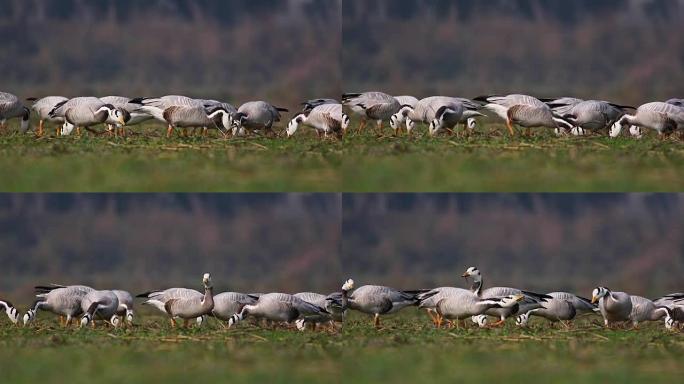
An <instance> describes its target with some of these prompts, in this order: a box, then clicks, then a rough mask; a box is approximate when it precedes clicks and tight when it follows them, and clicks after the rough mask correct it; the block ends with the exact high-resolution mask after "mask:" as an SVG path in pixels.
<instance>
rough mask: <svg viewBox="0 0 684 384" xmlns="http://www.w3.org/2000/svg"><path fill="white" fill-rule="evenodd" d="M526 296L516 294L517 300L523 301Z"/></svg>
mask: <svg viewBox="0 0 684 384" xmlns="http://www.w3.org/2000/svg"><path fill="white" fill-rule="evenodd" d="M524 298H525V296H524V295H515V296H514V299H515V301H522V300H523V299H524Z"/></svg>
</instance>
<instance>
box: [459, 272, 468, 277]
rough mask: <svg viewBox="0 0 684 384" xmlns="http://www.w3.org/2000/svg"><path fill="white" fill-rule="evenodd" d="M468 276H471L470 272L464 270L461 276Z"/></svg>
mask: <svg viewBox="0 0 684 384" xmlns="http://www.w3.org/2000/svg"><path fill="white" fill-rule="evenodd" d="M468 276H470V274H469V273H468V272H463V274H462V275H461V277H468Z"/></svg>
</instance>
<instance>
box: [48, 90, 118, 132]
mask: <svg viewBox="0 0 684 384" xmlns="http://www.w3.org/2000/svg"><path fill="white" fill-rule="evenodd" d="M50 116H51V117H56V116H61V117H64V120H65V126H64V127H63V129H62V134H69V133H70V132H71V129H73V127H77V128H78V127H90V126H93V125H97V124H102V123H104V122H105V121H107V119H108V118H109V119H112V121H116V122H118V123H119V124H120V125H125V123H126V122H125V112H124V110H123V109H120V108H117V107H114V106H113V105H111V104H105V103H104V102H103V101H102V100H100V99H98V98H97V97H75V98H73V99H69V100H67V101H65V102H63V103H61V104H57V105H56V106H55V108H54V109H53V110H52V111H51V112H50Z"/></svg>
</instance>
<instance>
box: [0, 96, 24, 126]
mask: <svg viewBox="0 0 684 384" xmlns="http://www.w3.org/2000/svg"><path fill="white" fill-rule="evenodd" d="M17 117H19V118H21V125H20V128H19V131H20V132H21V133H26V131H28V128H29V120H30V117H31V111H30V110H29V109H28V108H26V107H25V106H24V104H23V103H22V102H21V100H19V98H18V97H17V96H15V95H13V94H11V93H7V92H0V128H4V127H5V123H6V122H7V120H9V119H13V118H17Z"/></svg>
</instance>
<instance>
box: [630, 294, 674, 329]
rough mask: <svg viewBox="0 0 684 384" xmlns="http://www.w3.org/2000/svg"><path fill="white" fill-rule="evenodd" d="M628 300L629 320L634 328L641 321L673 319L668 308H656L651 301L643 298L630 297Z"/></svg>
mask: <svg viewBox="0 0 684 384" xmlns="http://www.w3.org/2000/svg"><path fill="white" fill-rule="evenodd" d="M629 299H630V301H631V302H632V311H631V312H630V314H629V320H631V321H632V325H633V326H634V328H636V327H638V326H639V322H642V321H658V320H660V319H662V318H664V317H669V318H672V317H673V315H672V311H671V310H670V309H669V308H668V307H666V306H656V305H655V303H653V301H651V300H649V299H647V298H645V297H641V296H634V295H632V296H630V297H629ZM666 326H667V324H666ZM668 328H669V327H668Z"/></svg>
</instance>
